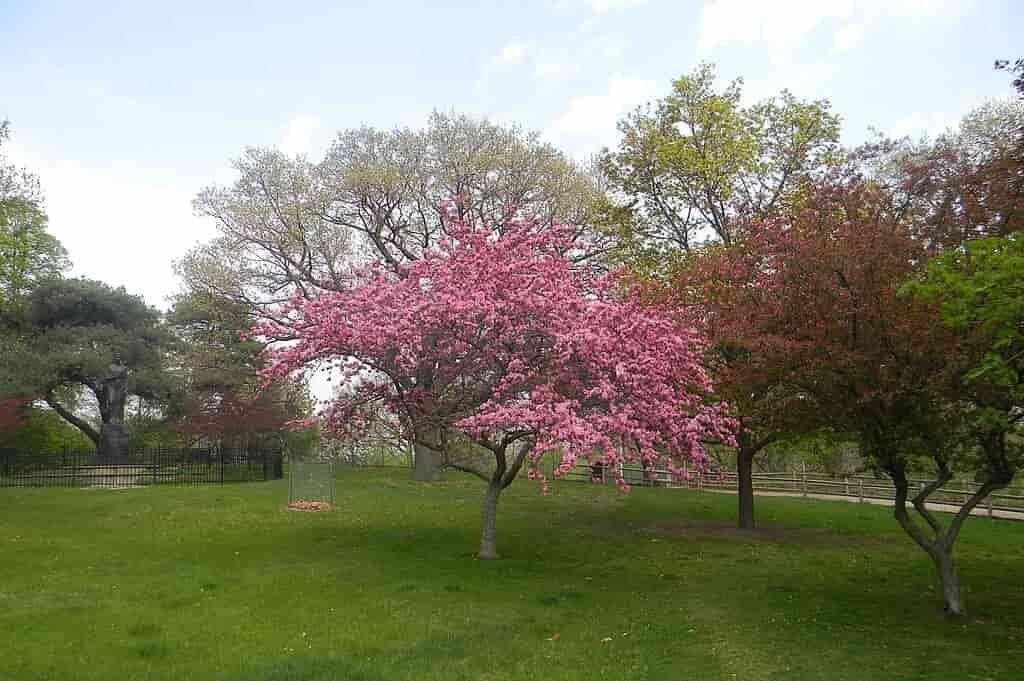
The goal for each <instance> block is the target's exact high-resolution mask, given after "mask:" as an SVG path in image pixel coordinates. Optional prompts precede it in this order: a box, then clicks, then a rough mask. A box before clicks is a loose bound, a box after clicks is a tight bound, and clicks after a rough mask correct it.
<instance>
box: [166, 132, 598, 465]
mask: <svg viewBox="0 0 1024 681" xmlns="http://www.w3.org/2000/svg"><path fill="white" fill-rule="evenodd" d="M236 168H237V169H238V171H239V178H238V180H237V181H236V182H235V184H234V185H233V186H231V187H228V188H222V187H211V188H209V189H206V190H204V191H203V192H202V193H201V194H200V195H199V196H198V198H197V199H196V201H195V206H196V209H197V211H198V212H199V213H200V214H203V215H208V216H210V217H212V218H214V219H215V221H216V224H217V226H218V229H219V232H220V235H219V236H218V237H217V238H216V239H214V240H213V241H212V242H210V243H209V244H206V245H203V246H201V247H199V248H197V249H196V250H195V251H193V252H192V253H190V254H189V255H188V256H187V257H186V258H185V259H184V260H183V261H182V262H181V263H180V266H179V268H180V272H181V274H182V276H183V278H184V279H185V282H186V286H187V288H188V289H189V290H191V291H194V292H197V293H205V294H216V295H220V296H225V297H227V298H229V299H231V300H233V301H235V302H240V303H245V304H247V305H250V306H251V307H252V309H253V310H254V312H256V313H257V314H259V315H260V316H265V314H266V313H267V311H268V310H269V309H273V308H274V306H275V305H276V304H277V303H280V302H281V301H283V300H285V299H289V298H290V297H291V296H292V295H293V294H295V293H296V292H297V293H299V294H301V295H303V296H306V297H313V296H315V295H317V294H318V292H320V291H324V290H336V289H339V288H344V286H345V281H346V280H347V276H348V273H349V270H350V269H351V268H352V267H353V266H354V265H360V264H365V263H366V262H368V261H370V260H378V261H380V262H382V263H383V264H384V265H385V266H386V267H389V268H390V269H392V270H393V271H396V272H397V271H402V267H403V266H404V265H405V264H406V263H408V262H411V261H413V260H416V259H418V258H419V257H420V256H421V254H423V253H424V252H429V251H430V250H432V249H433V248H435V247H436V246H437V244H438V240H439V239H445V238H447V233H448V226H447V225H448V220H449V218H448V214H447V213H446V212H445V211H443V210H441V208H440V206H441V203H442V202H443V201H444V200H446V199H448V198H449V197H458V202H457V204H456V211H455V216H456V217H457V218H458V219H473V220H478V221H490V222H491V223H492V224H496V225H499V226H500V225H501V224H503V221H504V220H505V219H506V218H507V217H508V216H509V215H511V214H514V213H516V212H521V213H523V214H525V215H530V216H539V217H540V219H541V221H542V222H545V223H546V224H551V223H552V222H554V221H555V220H556V219H557V220H561V221H562V222H565V223H566V224H573V225H579V228H578V230H577V231H578V232H588V233H589V234H590V235H591V236H593V235H594V234H595V233H597V232H599V231H600V230H596V229H591V228H592V227H593V225H592V224H591V223H592V222H593V221H592V220H591V219H590V217H591V215H592V213H594V211H595V210H596V209H595V205H597V204H600V203H602V202H603V201H604V196H603V194H602V192H601V191H600V190H599V188H598V187H597V185H596V184H595V181H594V179H593V178H592V176H591V175H589V174H588V173H586V172H584V170H583V169H582V168H580V167H579V166H577V165H576V164H575V163H573V162H572V161H571V160H569V159H568V158H567V157H566V156H565V155H564V154H562V153H561V152H559V151H558V150H556V149H555V148H554V147H552V146H550V145H548V144H545V143H543V142H541V141H540V139H539V137H538V135H537V134H535V133H527V132H524V131H522V130H520V129H518V128H515V127H503V126H500V125H496V124H494V123H491V122H488V121H486V120H477V119H474V118H471V117H468V116H460V115H455V114H445V113H436V112H435V113H434V114H433V115H432V116H431V117H430V119H429V121H428V123H427V126H426V128H425V129H422V130H410V129H396V130H391V131H381V130H376V129H373V128H368V127H362V128H357V129H353V130H348V131H344V132H342V133H340V134H339V135H338V137H337V139H336V140H335V142H334V143H333V144H332V145H331V147H330V149H329V150H328V151H327V153H326V155H325V157H324V158H323V159H322V160H321V161H320V162H319V163H310V162H308V161H306V160H305V159H301V158H289V157H287V156H285V155H284V154H281V153H280V152H277V151H272V150H265V149H250V150H248V151H247V152H246V155H245V156H244V157H243V158H242V159H241V160H239V161H238V162H237V165H236ZM590 243H591V245H592V247H591V248H589V249H588V250H587V252H586V255H594V254H595V253H597V252H599V250H600V248H595V247H593V245H594V243H595V241H594V240H593V239H591V240H590ZM574 254H575V255H578V256H581V255H584V254H583V253H580V252H578V251H574ZM439 464H440V461H439V459H438V456H437V454H436V453H435V452H432V451H431V450H429V449H427V448H425V447H423V446H419V447H417V451H416V467H415V473H414V474H415V477H416V478H417V479H419V480H432V479H434V478H436V477H437V475H438V473H439V469H440V465H439Z"/></svg>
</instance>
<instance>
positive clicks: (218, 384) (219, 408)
mask: <svg viewBox="0 0 1024 681" xmlns="http://www.w3.org/2000/svg"><path fill="white" fill-rule="evenodd" d="M253 316H254V312H253V306H251V305H248V304H245V303H241V302H238V301H237V300H235V299H233V298H231V297H228V296H223V295H216V294H211V293H209V292H207V291H204V290H201V289H200V290H193V291H190V292H188V293H186V294H183V295H181V296H179V297H178V298H177V299H176V300H175V304H174V308H173V309H172V311H171V312H170V314H169V316H168V321H169V322H170V324H171V326H172V328H173V331H174V333H175V334H176V336H177V337H178V338H179V339H180V341H181V342H180V344H179V346H178V351H177V352H176V353H175V362H174V363H175V372H176V375H177V377H178V382H177V388H176V390H175V391H174V394H173V395H172V396H171V399H170V405H169V410H168V415H169V417H170V419H169V424H168V425H169V426H170V427H171V428H172V429H173V430H174V431H176V432H177V433H178V434H179V437H184V438H186V439H188V440H190V441H204V442H206V443H211V442H219V443H220V444H223V445H226V446H235V447H243V446H247V445H259V446H264V445H266V444H267V442H268V441H273V442H274V443H275V444H276V445H281V446H283V447H285V448H286V449H287V450H288V451H289V452H290V453H292V454H294V455H296V456H308V455H310V454H311V452H312V451H313V449H315V447H316V444H317V442H318V438H319V432H318V431H317V430H316V429H304V430H296V431H292V430H289V429H288V428H287V427H286V426H285V424H286V423H287V422H288V421H293V420H301V419H305V418H308V417H309V416H310V415H311V413H312V404H311V398H310V396H309V392H308V390H307V388H306V387H305V386H304V385H303V384H302V383H300V382H298V381H293V380H283V381H278V382H275V383H272V384H270V385H263V382H262V380H261V379H260V377H259V375H258V373H257V372H258V371H259V369H260V368H262V366H263V358H262V356H261V353H262V351H263V347H264V346H263V344H262V343H259V342H257V341H254V340H246V339H243V334H244V333H245V332H246V331H248V329H249V328H250V326H251V325H252V319H253Z"/></svg>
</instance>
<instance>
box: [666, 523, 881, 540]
mask: <svg viewBox="0 0 1024 681" xmlns="http://www.w3.org/2000/svg"><path fill="white" fill-rule="evenodd" d="M647 530H648V531H649V532H651V533H653V534H657V535H659V536H662V537H683V538H686V537H689V538H696V539H725V540H728V541H736V542H743V543H761V542H770V543H773V544H788V545H792V546H863V545H865V544H871V543H877V542H878V540H877V538H873V537H865V536H864V535H851V534H842V533H839V532H836V531H835V530H833V529H829V528H826V527H783V526H781V525H761V526H759V527H758V528H757V529H754V530H741V529H740V528H738V527H736V525H735V524H733V523H731V522H728V521H721V520H706V521H679V522H672V523H659V524H657V525H653V526H650V527H648V528H647Z"/></svg>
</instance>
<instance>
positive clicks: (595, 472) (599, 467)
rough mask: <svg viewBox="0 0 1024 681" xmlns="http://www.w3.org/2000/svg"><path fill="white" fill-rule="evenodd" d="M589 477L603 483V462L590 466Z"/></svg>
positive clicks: (596, 462)
mask: <svg viewBox="0 0 1024 681" xmlns="http://www.w3.org/2000/svg"><path fill="white" fill-rule="evenodd" d="M590 477H591V478H593V479H594V480H601V481H602V482H603V481H604V462H603V461H595V462H594V463H592V464H590Z"/></svg>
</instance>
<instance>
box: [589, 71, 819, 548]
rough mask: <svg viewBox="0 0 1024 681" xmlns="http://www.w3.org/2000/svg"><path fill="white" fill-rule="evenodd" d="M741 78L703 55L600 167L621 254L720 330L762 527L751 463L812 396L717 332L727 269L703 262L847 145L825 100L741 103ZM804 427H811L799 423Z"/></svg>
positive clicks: (745, 494)
mask: <svg viewBox="0 0 1024 681" xmlns="http://www.w3.org/2000/svg"><path fill="white" fill-rule="evenodd" d="M741 85H742V83H741V81H738V80H736V81H733V82H732V83H730V84H729V85H727V86H726V87H725V88H724V89H717V88H716V84H715V70H714V68H713V67H712V66H711V65H709V64H702V65H701V66H699V67H698V68H697V69H695V70H694V71H693V72H692V73H689V74H687V75H684V76H682V77H681V78H679V79H678V80H676V81H675V82H674V83H673V86H672V92H671V93H670V94H669V95H668V96H667V97H665V98H663V99H662V100H660V101H658V102H655V103H654V104H652V105H648V106H644V107H641V108H639V109H637V110H636V111H634V112H633V113H632V114H630V115H629V116H628V117H626V118H625V119H624V120H623V121H622V122H621V123H620V124H619V129H620V131H621V132H622V141H621V143H620V145H619V147H618V148H617V149H615V150H613V151H608V150H606V151H605V152H604V153H603V154H602V159H601V163H600V165H601V169H602V170H603V172H604V174H605V176H606V177H607V180H608V182H609V184H610V187H611V190H612V194H613V196H614V197H615V198H616V199H617V200H618V204H619V206H620V207H621V208H623V209H626V210H624V211H622V212H620V214H619V216H618V217H619V218H620V224H621V225H622V226H623V229H622V231H623V236H624V240H623V244H622V246H621V248H620V249H619V252H620V253H621V254H622V257H623V258H624V259H625V260H626V262H627V263H628V264H629V265H630V266H631V267H633V269H634V270H635V271H637V272H638V273H640V274H641V276H645V277H648V278H654V279H657V278H659V277H661V276H662V275H665V274H669V276H668V279H667V280H668V281H670V282H671V285H673V286H675V287H676V288H677V290H676V291H673V292H672V293H670V295H671V296H673V297H676V298H678V299H680V300H683V301H685V302H686V303H687V304H698V305H701V306H702V307H703V308H704V310H705V315H704V320H705V321H706V322H707V329H706V330H707V331H708V333H709V335H710V336H711V338H712V341H713V342H712V345H711V348H710V350H711V355H712V356H711V357H710V358H709V365H710V366H711V367H712V368H714V369H715V371H716V373H717V378H718V384H719V385H720V386H721V387H722V388H723V390H724V391H725V392H726V393H728V400H729V402H730V404H731V405H732V406H733V409H734V415H735V416H736V417H737V419H738V420H739V421H740V422H741V423H742V424H743V429H742V430H741V432H740V435H739V437H738V444H739V447H738V448H737V452H736V457H737V473H738V475H737V480H738V490H737V491H738V498H739V514H738V519H739V525H740V526H741V527H744V528H752V527H754V493H753V462H754V457H755V456H756V455H757V454H758V452H760V451H762V450H763V449H764V448H765V447H766V446H768V445H770V444H771V443H773V442H775V441H777V440H778V439H780V438H781V437H784V436H785V435H786V434H787V430H788V429H789V428H790V427H791V426H796V425H799V424H800V423H801V422H802V421H803V420H802V419H801V418H799V416H800V414H801V413H802V412H803V411H804V406H805V405H806V404H807V402H806V400H804V399H802V395H801V392H800V390H799V389H798V388H796V387H795V386H794V385H793V384H791V383H785V382H782V383H780V382H779V381H778V380H777V375H776V373H775V369H776V368H777V367H772V366H770V365H769V364H767V363H766V362H763V361H762V360H761V358H759V357H758V356H757V355H756V353H751V352H750V351H749V349H747V350H743V351H740V350H738V349H737V348H736V347H735V346H734V344H733V343H731V340H730V339H729V338H728V337H727V336H724V335H722V334H720V333H718V331H719V330H720V329H722V328H726V327H727V324H724V323H723V320H724V319H726V318H727V317H728V316H729V315H730V314H731V313H732V312H738V313H740V314H742V311H741V310H740V309H739V308H735V307H733V308H730V304H729V302H728V298H729V296H730V291H729V286H730V282H729V280H728V274H729V273H728V272H720V271H717V270H716V269H715V268H714V267H705V266H704V265H705V263H704V262H703V261H702V260H703V258H704V256H705V255H707V254H708V253H712V252H715V251H718V250H720V249H736V248H738V249H741V250H742V248H743V246H742V242H743V239H744V237H745V236H746V234H747V233H748V232H749V231H750V229H752V228H756V226H757V225H759V224H761V222H762V221H764V220H768V219H772V218H773V217H774V216H777V215H779V214H780V213H783V212H785V211H787V210H790V209H792V208H794V207H796V206H799V205H800V204H801V202H802V201H804V200H805V199H806V196H807V194H808V188H809V186H810V185H811V184H812V183H813V181H814V180H815V178H818V177H820V176H821V175H822V174H823V173H824V172H825V171H826V170H827V169H828V168H829V167H831V165H832V164H833V163H834V161H835V160H836V158H837V156H838V151H839V149H838V138H839V119H838V117H837V116H836V115H834V114H833V113H832V112H831V109H830V106H829V103H828V102H827V101H823V100H822V101H803V100H800V99H797V98H796V97H794V96H793V95H792V94H790V93H789V92H786V91H783V92H781V93H780V94H779V95H778V96H776V97H773V98H770V99H767V100H765V101H762V102H759V103H756V104H753V105H750V106H744V105H743V104H742V103H741V95H742V89H741ZM801 430H802V428H801Z"/></svg>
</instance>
